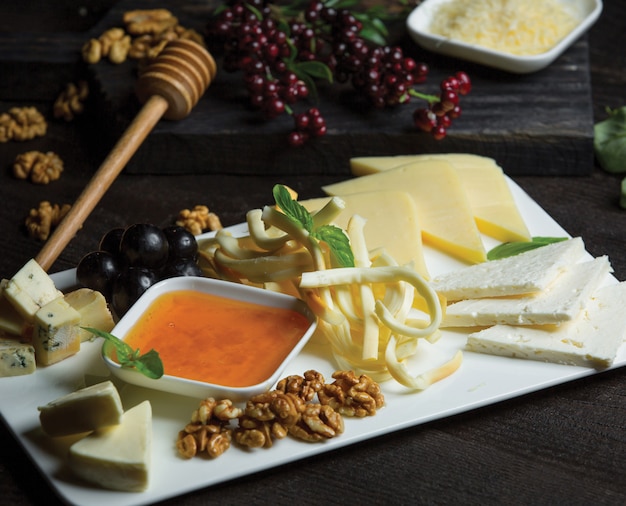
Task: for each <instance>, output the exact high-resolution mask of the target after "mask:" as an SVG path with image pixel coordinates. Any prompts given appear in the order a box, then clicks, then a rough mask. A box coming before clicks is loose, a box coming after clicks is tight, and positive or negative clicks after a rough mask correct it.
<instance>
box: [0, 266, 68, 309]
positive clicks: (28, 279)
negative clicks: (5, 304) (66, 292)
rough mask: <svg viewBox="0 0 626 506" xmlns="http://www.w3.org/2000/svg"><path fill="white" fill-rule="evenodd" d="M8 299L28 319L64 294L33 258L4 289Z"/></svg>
mask: <svg viewBox="0 0 626 506" xmlns="http://www.w3.org/2000/svg"><path fill="white" fill-rule="evenodd" d="M4 293H5V296H6V298H7V300H8V301H9V302H10V303H11V304H12V305H13V307H14V308H15V309H16V310H17V311H18V312H19V313H20V314H21V315H22V316H23V317H24V318H25V319H27V320H28V321H32V319H33V317H34V316H35V313H36V312H37V310H38V309H39V308H41V307H42V306H45V305H46V304H47V303H48V302H51V301H53V300H54V299H56V298H58V297H61V296H62V295H63V294H62V293H61V292H60V291H59V290H57V288H56V287H55V286H54V281H52V278H50V276H48V274H47V273H46V271H44V270H43V269H42V268H41V266H40V265H39V264H38V263H37V262H36V261H35V260H34V259H31V260H29V261H28V262H26V264H24V266H23V267H22V268H21V269H20V270H19V271H17V273H16V274H15V276H13V277H12V278H11V279H10V280H9V282H8V283H7V284H6V287H5V289H4Z"/></svg>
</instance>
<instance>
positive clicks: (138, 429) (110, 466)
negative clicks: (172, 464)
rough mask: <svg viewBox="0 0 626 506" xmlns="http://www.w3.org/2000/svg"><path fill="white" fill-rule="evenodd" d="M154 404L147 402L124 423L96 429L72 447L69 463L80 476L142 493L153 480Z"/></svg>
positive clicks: (138, 406) (124, 417)
mask: <svg viewBox="0 0 626 506" xmlns="http://www.w3.org/2000/svg"><path fill="white" fill-rule="evenodd" d="M151 450H152V407H151V405H150V401H143V402H142V403H140V404H138V405H136V406H135V407H133V408H131V409H129V410H128V411H126V412H125V413H124V415H123V416H122V423H120V424H119V425H114V426H112V427H108V428H105V429H100V430H97V431H95V432H92V433H91V434H89V435H88V436H86V437H85V438H83V439H81V440H79V441H77V442H76V443H74V444H73V445H72V446H71V447H70V451H69V457H68V463H69V466H70V469H72V471H73V472H74V473H75V474H76V475H77V476H78V477H80V478H82V479H83V480H85V481H88V482H90V483H93V484H96V485H99V486H101V487H103V488H107V489H111V490H121V491H126V492H141V491H143V490H145V489H146V488H147V487H148V485H149V482H150V468H151V453H152V452H151Z"/></svg>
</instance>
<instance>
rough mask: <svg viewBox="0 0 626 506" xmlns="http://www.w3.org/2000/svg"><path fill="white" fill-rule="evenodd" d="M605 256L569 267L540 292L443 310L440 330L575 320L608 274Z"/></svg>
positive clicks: (463, 303)
mask: <svg viewBox="0 0 626 506" xmlns="http://www.w3.org/2000/svg"><path fill="white" fill-rule="evenodd" d="M611 270H612V269H611V264H610V262H609V259H608V257H606V256H602V257H598V258H595V259H593V260H590V261H588V262H581V263H579V264H574V265H571V266H570V267H568V268H566V269H565V271H564V272H563V273H562V274H561V275H559V276H558V277H557V278H556V279H555V280H554V282H553V283H552V284H551V285H550V286H548V288H546V289H545V290H544V291H542V292H538V293H537V294H532V295H527V296H516V297H487V298H483V299H467V300H462V301H459V302H455V303H454V304H450V305H449V306H448V307H447V308H446V314H445V316H444V318H443V321H442V323H441V326H442V327H485V326H491V325H497V324H505V325H546V324H553V325H556V324H560V323H562V322H565V321H570V320H573V319H575V318H576V317H577V316H578V314H579V313H580V311H581V310H583V309H584V307H585V306H586V304H587V303H588V301H589V300H590V299H591V296H592V294H593V293H594V292H595V291H596V289H597V288H598V287H599V286H600V284H601V283H602V282H603V281H604V280H605V279H606V276H607V275H608V274H609V273H610V272H611Z"/></svg>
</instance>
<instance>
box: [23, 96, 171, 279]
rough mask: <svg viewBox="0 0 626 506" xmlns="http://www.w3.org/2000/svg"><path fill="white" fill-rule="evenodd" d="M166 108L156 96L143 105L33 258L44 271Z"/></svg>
mask: <svg viewBox="0 0 626 506" xmlns="http://www.w3.org/2000/svg"><path fill="white" fill-rule="evenodd" d="M167 108H168V102H167V100H166V99H164V98H163V97H161V96H159V95H153V96H151V97H150V98H149V99H148V100H147V101H146V102H145V104H144V105H143V107H142V108H141V110H140V111H139V113H138V114H137V116H136V117H135V118H134V119H133V121H132V123H131V124H130V125H129V127H128V128H127V129H126V131H125V132H124V134H123V135H122V137H121V138H120V139H119V140H118V141H117V144H116V145H115V146H114V147H113V150H112V151H111V152H110V153H109V155H108V156H107V157H106V158H105V160H104V162H102V165H101V166H100V168H99V169H98V170H97V171H96V172H95V174H94V175H93V177H92V178H91V180H90V181H89V183H88V184H87V186H86V187H85V188H84V189H83V191H82V193H81V194H80V195H79V196H78V198H77V199H76V202H74V204H73V205H72V208H71V209H70V210H69V212H68V213H67V214H66V215H65V218H63V220H62V221H61V223H59V226H58V227H57V228H56V230H55V231H54V232H53V234H52V235H51V236H50V238H49V239H48V240H47V241H46V243H45V244H44V246H43V248H42V249H41V251H40V252H39V254H38V255H37V257H36V258H35V260H36V261H37V263H38V264H39V265H40V266H41V267H42V268H43V269H44V270H45V271H47V270H48V269H49V268H50V267H51V266H52V264H53V263H54V262H55V260H56V259H57V258H58V256H59V255H60V254H61V252H62V251H63V249H64V248H65V246H67V244H68V243H69V242H70V241H71V240H72V238H73V237H74V235H76V232H77V231H78V230H79V229H80V227H81V226H82V225H83V223H84V222H85V220H86V219H87V217H88V216H89V214H90V213H91V211H93V209H94V208H95V207H96V205H97V204H98V202H99V201H100V199H101V198H102V196H103V195H104V194H105V193H106V191H107V190H108V189H109V187H110V186H111V184H113V181H115V178H116V177H117V176H118V175H119V173H120V172H121V171H122V169H123V168H124V167H125V166H126V164H127V163H128V161H129V160H130V158H131V157H132V156H133V154H134V153H135V152H136V151H137V149H139V146H140V145H141V143H142V142H143V141H144V140H145V138H146V137H147V136H148V134H149V133H150V132H151V131H152V129H153V128H154V126H155V125H156V124H157V122H158V121H159V120H160V119H161V117H162V116H163V114H164V113H165V111H166V110H167Z"/></svg>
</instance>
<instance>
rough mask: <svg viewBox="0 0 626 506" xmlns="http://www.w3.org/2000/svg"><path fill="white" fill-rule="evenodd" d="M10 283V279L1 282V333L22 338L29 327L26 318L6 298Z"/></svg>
mask: <svg viewBox="0 0 626 506" xmlns="http://www.w3.org/2000/svg"><path fill="white" fill-rule="evenodd" d="M8 283H9V280H8V279H3V280H1V281H0V331H1V332H5V333H7V334H9V335H12V336H21V335H22V334H23V333H24V331H25V330H26V328H27V326H28V325H27V322H26V320H25V319H24V317H23V316H22V315H21V314H20V313H19V312H18V311H17V309H15V307H14V306H13V304H11V302H9V300H8V299H7V298H6V297H5V296H4V289H5V287H6V286H7V285H8Z"/></svg>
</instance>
